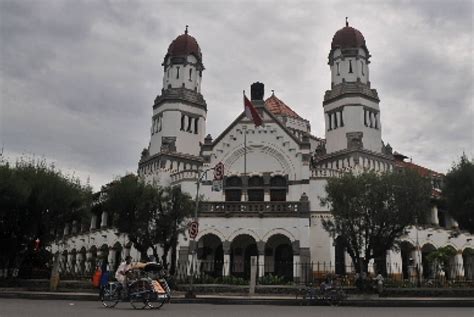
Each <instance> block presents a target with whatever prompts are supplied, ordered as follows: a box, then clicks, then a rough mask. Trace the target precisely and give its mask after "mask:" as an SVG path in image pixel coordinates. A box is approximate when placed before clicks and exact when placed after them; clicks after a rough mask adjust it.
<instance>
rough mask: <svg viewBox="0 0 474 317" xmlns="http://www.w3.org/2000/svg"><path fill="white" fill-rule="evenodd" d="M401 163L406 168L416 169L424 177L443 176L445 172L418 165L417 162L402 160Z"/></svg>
mask: <svg viewBox="0 0 474 317" xmlns="http://www.w3.org/2000/svg"><path fill="white" fill-rule="evenodd" d="M399 163H400V165H401V166H403V167H406V168H409V169H411V170H414V171H416V172H417V173H418V174H419V175H420V176H423V177H437V176H438V177H441V176H443V174H441V173H438V172H435V171H433V170H430V169H429V168H426V167H423V166H420V165H417V164H415V163H412V162H404V161H400V162H399Z"/></svg>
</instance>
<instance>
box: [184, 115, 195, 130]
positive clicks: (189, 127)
mask: <svg viewBox="0 0 474 317" xmlns="http://www.w3.org/2000/svg"><path fill="white" fill-rule="evenodd" d="M192 123H193V118H192V117H188V128H187V129H186V132H192V131H191V130H192Z"/></svg>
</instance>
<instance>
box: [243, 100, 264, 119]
mask: <svg viewBox="0 0 474 317" xmlns="http://www.w3.org/2000/svg"><path fill="white" fill-rule="evenodd" d="M244 108H245V115H246V116H247V118H249V119H250V120H252V121H253V123H255V126H256V127H258V126H261V125H262V123H263V121H262V117H260V115H259V114H258V111H257V109H255V106H254V105H253V104H252V102H250V100H248V99H247V96H245V95H244Z"/></svg>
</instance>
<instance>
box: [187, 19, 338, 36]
mask: <svg viewBox="0 0 474 317" xmlns="http://www.w3.org/2000/svg"><path fill="white" fill-rule="evenodd" d="M346 19H347V18H346ZM188 27H189V25H187V24H186V29H185V30H184V34H188Z"/></svg>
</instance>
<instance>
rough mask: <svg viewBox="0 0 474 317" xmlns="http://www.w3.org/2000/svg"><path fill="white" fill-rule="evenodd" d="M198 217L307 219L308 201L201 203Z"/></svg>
mask: <svg viewBox="0 0 474 317" xmlns="http://www.w3.org/2000/svg"><path fill="white" fill-rule="evenodd" d="M199 207H200V208H199V210H200V212H199V216H200V217H307V216H308V214H309V202H308V201H203V202H200V203H199Z"/></svg>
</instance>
